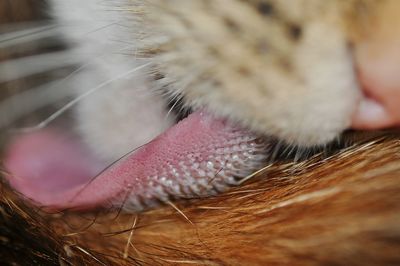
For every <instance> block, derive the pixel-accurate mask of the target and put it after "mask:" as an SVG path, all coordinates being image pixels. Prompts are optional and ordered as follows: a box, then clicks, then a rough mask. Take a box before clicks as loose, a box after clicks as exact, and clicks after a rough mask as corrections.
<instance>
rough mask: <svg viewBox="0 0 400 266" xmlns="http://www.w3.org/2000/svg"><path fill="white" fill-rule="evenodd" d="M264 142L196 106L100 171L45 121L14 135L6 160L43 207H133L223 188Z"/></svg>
mask: <svg viewBox="0 0 400 266" xmlns="http://www.w3.org/2000/svg"><path fill="white" fill-rule="evenodd" d="M269 147H270V144H269V143H267V142H265V141H264V140H262V139H260V138H258V137H257V136H256V135H254V134H252V133H251V132H249V131H247V130H243V129H240V128H238V127H236V126H233V125H232V124H230V123H229V122H228V121H225V120H221V119H216V118H214V117H213V116H211V115H209V114H208V113H206V112H203V111H198V112H195V113H193V114H191V115H190V116H189V117H187V118H186V119H184V120H182V121H181V122H179V123H178V124H177V125H175V126H174V127H172V128H170V129H169V130H167V131H166V132H164V133H163V134H161V135H160V136H158V137H157V138H155V139H154V140H153V141H151V142H150V143H148V144H146V145H144V146H142V147H140V148H139V149H137V150H136V151H133V152H132V153H131V154H129V155H126V156H124V158H122V159H120V160H119V161H118V162H116V163H114V164H113V165H111V166H109V167H108V168H107V169H105V170H104V171H101V169H100V165H99V164H98V163H96V160H94V159H93V158H92V157H91V156H90V155H88V153H87V152H85V151H84V150H82V145H78V144H77V143H74V142H72V141H70V140H69V141H68V140H66V138H65V137H64V136H63V134H62V133H60V132H58V131H55V130H52V129H45V130H42V131H39V132H35V133H29V134H24V135H20V136H18V137H16V138H15V139H14V141H13V142H12V143H11V144H10V145H9V148H8V152H7V154H6V159H5V167H6V169H7V171H8V172H9V174H8V176H7V177H8V180H9V182H10V184H11V185H12V186H13V187H14V188H15V189H16V190H18V191H20V192H21V193H22V194H23V195H25V196H26V197H27V198H30V199H31V200H33V201H34V202H36V203H37V204H40V205H43V206H46V207H48V208H50V209H55V210H57V209H65V208H73V209H88V208H98V207H106V208H108V207H115V208H120V207H124V209H128V210H131V209H132V210H138V209H142V208H145V207H150V206H152V205H154V204H157V203H159V202H160V201H161V202H162V201H167V200H169V199H170V198H171V197H173V198H194V197H203V196H209V195H212V194H215V193H217V192H219V191H222V190H224V189H226V188H227V187H228V186H229V185H233V184H235V183H237V180H238V179H240V178H243V177H245V176H247V175H248V174H250V173H252V172H253V171H255V170H257V169H258V168H260V167H261V166H262V164H263V163H264V162H265V160H266V158H267V154H268V150H269ZM99 172H100V173H99Z"/></svg>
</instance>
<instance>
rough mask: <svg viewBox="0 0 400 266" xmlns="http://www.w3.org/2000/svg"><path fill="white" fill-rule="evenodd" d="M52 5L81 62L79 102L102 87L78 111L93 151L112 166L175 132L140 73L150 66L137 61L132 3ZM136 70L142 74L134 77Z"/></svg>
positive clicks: (56, 0) (92, 0) (61, 1)
mask: <svg viewBox="0 0 400 266" xmlns="http://www.w3.org/2000/svg"><path fill="white" fill-rule="evenodd" d="M52 4H53V14H54V16H55V19H56V20H57V21H58V23H59V24H60V27H61V30H62V32H63V34H64V36H65V38H66V40H67V42H69V43H71V45H72V48H71V49H72V50H71V56H75V57H78V58H79V59H80V61H81V65H82V66H81V70H80V71H78V72H79V73H78V74H76V75H75V76H74V81H73V87H74V88H73V89H74V90H75V91H76V97H79V96H80V95H82V94H84V93H87V92H88V91H89V90H92V89H94V88H97V89H96V90H95V91H94V92H93V93H90V94H89V95H88V96H87V97H85V98H84V99H83V100H81V101H80V102H79V104H78V107H77V108H76V109H77V110H76V118H77V120H78V123H77V124H78V130H79V132H80V133H81V135H82V136H83V138H84V140H85V141H86V142H87V143H88V144H89V146H90V147H91V148H92V149H93V150H94V151H95V152H96V153H97V154H98V155H99V156H100V157H103V158H104V159H106V160H107V161H108V160H115V159H116V158H119V157H120V156H122V155H124V154H125V153H127V152H129V151H131V150H132V149H134V148H137V147H138V146H140V145H142V144H144V143H146V142H148V141H150V140H151V139H153V138H154V137H155V136H156V135H158V134H159V133H160V132H162V131H164V130H165V129H166V128H167V127H169V126H170V125H171V124H172V121H173V119H172V118H171V117H166V107H165V104H164V103H163V101H162V99H161V97H160V96H159V95H157V94H156V93H155V92H154V91H152V90H151V89H150V88H149V86H148V84H147V81H146V79H145V77H144V76H145V75H144V73H145V70H144V69H140V68H141V66H143V65H145V64H147V63H148V62H147V61H146V60H143V59H138V58H136V57H135V49H136V43H135V39H136V35H135V34H134V27H135V23H134V21H133V19H134V16H133V14H132V13H130V12H129V10H127V6H128V4H129V1H103V0H84V1H82V0H68V1H65V0H53V1H52ZM119 7H121V8H119ZM122 7H124V8H122ZM123 9H125V10H123ZM134 69H138V70H135V71H133V73H129V72H132V70H134ZM126 73H128V74H126ZM111 81H112V82H111ZM102 84H103V85H102ZM104 84H105V85H104Z"/></svg>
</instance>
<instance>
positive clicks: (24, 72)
mask: <svg viewBox="0 0 400 266" xmlns="http://www.w3.org/2000/svg"><path fill="white" fill-rule="evenodd" d="M78 63H79V61H78V57H76V56H71V52H70V51H62V52H55V53H48V54H40V55H33V56H28V57H24V58H21V59H15V60H7V61H4V62H1V63H0V73H1V76H0V82H8V81H12V80H16V79H19V78H24V77H27V76H30V75H34V74H40V73H44V72H46V71H50V70H54V69H57V68H61V67H66V66H72V65H74V64H78Z"/></svg>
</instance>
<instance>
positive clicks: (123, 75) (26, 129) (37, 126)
mask: <svg viewBox="0 0 400 266" xmlns="http://www.w3.org/2000/svg"><path fill="white" fill-rule="evenodd" d="M150 64H151V62H148V63H146V64H143V65H140V66H138V67H135V68H134V69H131V70H129V71H127V72H125V73H123V74H121V75H119V76H117V77H115V78H113V79H109V80H107V81H105V82H103V83H101V84H100V85H98V86H96V87H94V88H92V89H90V90H88V91H87V92H85V93H83V94H81V95H80V96H78V97H76V98H75V99H73V100H71V101H70V102H68V103H67V104H66V105H64V106H63V107H61V108H60V109H58V110H57V111H56V112H54V113H53V114H51V115H50V116H49V117H48V118H46V119H45V120H43V121H42V122H40V123H39V124H37V125H35V126H33V127H28V128H22V129H20V130H22V131H25V132H26V131H34V130H39V129H42V128H44V127H46V126H47V125H48V124H49V123H51V122H52V121H54V119H56V118H57V117H59V116H60V115H61V114H63V113H64V112H65V111H67V110H68V109H70V108H71V107H73V106H74V105H75V104H77V103H78V102H80V101H81V100H83V99H84V98H86V97H88V96H89V95H90V94H92V93H94V92H96V91H97V90H99V89H101V88H104V87H106V86H107V85H109V84H111V83H113V82H115V81H117V80H120V79H123V78H126V77H127V76H129V75H132V74H133V73H135V72H137V71H138V70H140V69H142V68H145V67H146V66H148V65H150Z"/></svg>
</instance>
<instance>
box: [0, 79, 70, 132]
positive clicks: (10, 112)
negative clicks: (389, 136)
mask: <svg viewBox="0 0 400 266" xmlns="http://www.w3.org/2000/svg"><path fill="white" fill-rule="evenodd" d="M59 84H60V81H59V80H57V81H53V82H50V83H47V84H45V85H43V86H39V87H35V88H32V89H29V90H26V91H24V92H21V93H18V94H17V95H14V96H11V97H8V98H7V99H6V100H4V101H3V102H0V114H1V116H0V128H4V127H6V126H8V125H9V124H11V123H12V122H13V121H15V120H17V119H19V118H21V117H23V116H24V115H26V114H27V113H31V112H33V111H35V110H37V109H39V108H41V107H43V106H46V105H49V104H52V103H54V102H56V101H58V100H61V99H63V98H64V97H67V96H70V95H69V94H71V91H70V90H65V89H64V88H62V87H60V86H59ZM57 87H60V88H57Z"/></svg>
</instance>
